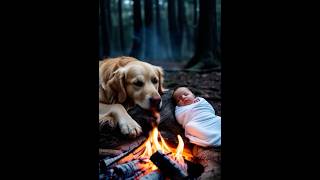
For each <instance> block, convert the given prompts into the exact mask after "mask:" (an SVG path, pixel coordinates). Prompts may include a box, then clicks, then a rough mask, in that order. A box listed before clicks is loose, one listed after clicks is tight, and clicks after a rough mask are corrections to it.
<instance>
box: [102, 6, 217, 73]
mask: <svg viewBox="0 0 320 180" xmlns="http://www.w3.org/2000/svg"><path fill="white" fill-rule="evenodd" d="M220 9H221V0H100V3H99V22H100V23H99V43H100V44H99V47H100V49H99V58H100V59H102V58H105V57H115V56H121V55H129V56H133V57H136V58H138V59H141V60H145V61H149V62H152V61H162V62H169V61H171V62H172V61H174V62H179V63H183V64H184V65H185V68H191V67H199V68H215V67H219V66H220V62H221V50H220V49H221V48H220V19H221V16H220V14H221V10H220Z"/></svg>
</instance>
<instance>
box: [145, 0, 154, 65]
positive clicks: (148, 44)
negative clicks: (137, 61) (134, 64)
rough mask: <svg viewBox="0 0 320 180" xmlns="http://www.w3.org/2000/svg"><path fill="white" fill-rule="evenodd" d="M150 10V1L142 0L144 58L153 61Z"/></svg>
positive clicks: (151, 16)
mask: <svg viewBox="0 0 320 180" xmlns="http://www.w3.org/2000/svg"><path fill="white" fill-rule="evenodd" d="M152 10H153V8H152V0H144V19H145V21H144V22H145V23H144V24H145V57H146V58H151V59H153V50H154V42H153V40H154V35H153V33H154V25H153V14H152Z"/></svg>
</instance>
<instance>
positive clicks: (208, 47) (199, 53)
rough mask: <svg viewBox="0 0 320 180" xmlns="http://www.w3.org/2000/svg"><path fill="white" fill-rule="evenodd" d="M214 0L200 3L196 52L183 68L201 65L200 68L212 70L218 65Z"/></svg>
mask: <svg viewBox="0 0 320 180" xmlns="http://www.w3.org/2000/svg"><path fill="white" fill-rule="evenodd" d="M216 52H217V22H216V0H212V1H211V0H210V1H200V16H199V24H198V39H197V43H196V52H195V54H194V56H193V57H192V58H191V60H190V61H189V62H188V63H187V64H186V66H185V68H190V67H193V66H195V65H197V64H198V63H200V62H201V63H202V64H201V66H200V68H214V67H217V66H219V65H220V62H219V61H218V60H217V58H216V57H215V56H216Z"/></svg>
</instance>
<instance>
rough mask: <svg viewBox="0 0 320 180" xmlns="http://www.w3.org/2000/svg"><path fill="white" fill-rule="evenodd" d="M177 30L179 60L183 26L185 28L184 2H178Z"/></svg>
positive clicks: (179, 0) (181, 0)
mask: <svg viewBox="0 0 320 180" xmlns="http://www.w3.org/2000/svg"><path fill="white" fill-rule="evenodd" d="M177 3H178V29H177V32H176V38H177V57H178V58H179V59H181V50H182V42H183V34H184V26H185V17H184V14H185V8H184V1H183V0H178V1H177Z"/></svg>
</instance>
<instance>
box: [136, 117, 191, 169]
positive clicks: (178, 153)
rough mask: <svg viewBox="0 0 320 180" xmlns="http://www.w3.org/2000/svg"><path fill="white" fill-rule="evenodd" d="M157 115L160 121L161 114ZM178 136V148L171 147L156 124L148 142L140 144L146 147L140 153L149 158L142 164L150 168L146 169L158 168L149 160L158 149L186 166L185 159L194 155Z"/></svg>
mask: <svg viewBox="0 0 320 180" xmlns="http://www.w3.org/2000/svg"><path fill="white" fill-rule="evenodd" d="M155 117H157V121H159V119H160V114H158V113H155ZM177 138H178V146H177V147H176V148H172V147H170V146H169V145H167V143H166V142H165V140H164V139H163V137H162V136H161V134H160V133H159V131H158V128H157V126H154V128H153V129H152V131H151V132H150V134H149V137H148V139H147V140H146V142H145V143H144V144H143V145H142V146H140V147H141V148H145V149H144V151H143V153H142V154H141V155H140V158H143V159H148V160H147V161H148V163H146V164H143V165H142V166H143V168H145V169H148V170H146V171H147V172H151V171H153V170H157V169H158V168H157V166H155V165H154V164H153V163H152V162H151V161H150V160H149V159H150V157H151V156H152V154H154V153H155V152H156V151H161V152H162V153H164V154H168V155H169V157H170V158H172V159H173V160H175V161H177V162H178V163H179V164H180V165H181V166H183V167H186V164H185V163H184V159H187V160H191V159H192V158H193V156H192V153H191V152H188V151H185V149H184V143H183V140H182V138H181V136H180V135H178V136H177Z"/></svg>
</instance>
